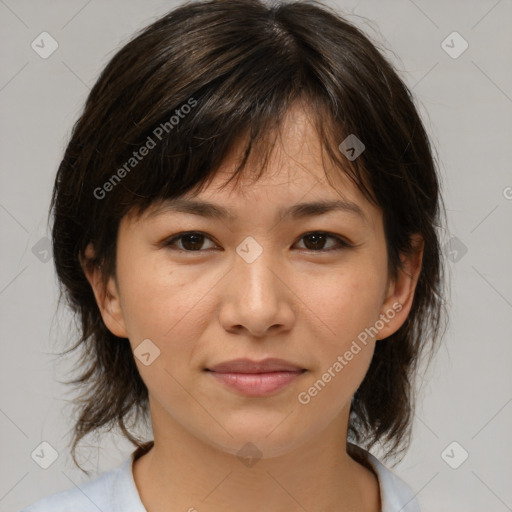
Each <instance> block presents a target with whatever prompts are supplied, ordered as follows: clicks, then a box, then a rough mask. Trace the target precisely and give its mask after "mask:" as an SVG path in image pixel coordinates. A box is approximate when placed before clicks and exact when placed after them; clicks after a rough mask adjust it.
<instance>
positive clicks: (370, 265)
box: [297, 255, 386, 350]
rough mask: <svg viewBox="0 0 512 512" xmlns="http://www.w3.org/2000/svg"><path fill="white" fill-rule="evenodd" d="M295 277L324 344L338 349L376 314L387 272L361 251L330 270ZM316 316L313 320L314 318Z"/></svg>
mask: <svg viewBox="0 0 512 512" xmlns="http://www.w3.org/2000/svg"><path fill="white" fill-rule="evenodd" d="M306 275H307V278H301V279H299V280H297V287H298V290H299V292H298V295H299V297H301V298H303V302H304V304H305V305H306V306H307V310H308V311H307V316H308V317H309V318H310V319H311V321H313V322H316V324H317V327H318V331H317V332H318V333H323V336H322V339H324V341H325V342H324V343H323V346H324V347H327V348H328V350H332V349H341V348H343V346H344V345H345V344H346V343H347V342H349V344H350V340H352V339H353V338H356V337H357V336H358V335H359V334H360V333H361V332H362V331H364V329H365V328H366V327H369V326H370V325H372V324H374V323H375V321H376V320H377V319H378V318H379V313H380V310H381V306H382V299H383V293H384V291H385V286H386V274H385V271H384V269H383V266H382V264H381V263H380V262H379V261H373V260H371V259H370V258H365V257H364V255H363V256H362V257H361V258H360V259H358V260H356V259H355V260H354V261H353V262H351V264H350V265H345V266H343V267H340V268H339V269H333V270H332V271H330V272H316V275H314V274H306ZM315 319H316V320H315Z"/></svg>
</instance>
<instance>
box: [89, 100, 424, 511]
mask: <svg viewBox="0 0 512 512" xmlns="http://www.w3.org/2000/svg"><path fill="white" fill-rule="evenodd" d="M308 117H309V116H308V115H307V114H306V113H305V111H304V110H302V109H301V108H298V107H296V108H293V109H291V110H290V111H289V112H288V114H287V117H286V119H285V122H284V125H283V126H282V129H281V136H280V139H279V142H278V144H277V145H276V149H275V151H274V152H273V154H272V158H271V160H270V162H269V167H268V170H269V172H267V173H266V174H265V175H264V176H263V177H262V178H261V179H260V180H259V181H258V182H256V183H253V182H251V183H250V184H249V182H246V181H245V179H246V176H245V175H244V181H243V182H242V185H241V186H240V187H236V186H235V185H234V184H230V185H229V186H228V187H227V188H225V189H224V190H220V189H219V186H220V185H221V184H223V183H224V181H225V180H226V179H227V178H228V177H229V176H230V175H231V174H230V171H231V170H232V169H234V165H235V162H236V156H237V148H236V147H235V148H234V150H233V151H232V153H230V155H229V157H228V158H227V159H226V161H225V162H224V165H223V166H222V168H221V169H220V170H219V172H218V173H217V174H216V175H215V178H214V181H213V182H212V183H211V184H210V186H209V187H208V188H206V189H205V190H203V191H202V192H201V193H200V194H199V195H198V196H197V197H194V199H196V200H208V201H211V202H214V203H216V204H219V205H222V206H225V207H227V208H229V209H230V210H231V211H232V212H233V213H234V214H235V215H236V216H237V220H235V221H226V220H219V219H207V218H203V217H200V216H197V215H193V214H186V213H177V212H164V213H161V214H159V215H155V216H150V215H149V213H150V212H151V211H154V209H151V210H150V211H148V212H147V213H146V214H145V215H143V216H142V217H141V218H140V219H136V218H134V217H132V216H126V217H125V218H123V219H122V221H121V224H120V229H119V235H118V240H117V244H118V245H117V269H116V272H117V275H116V278H117V279H115V278H114V277H113V276H112V277H111V278H110V279H109V281H108V285H107V288H106V289H105V288H104V287H103V286H102V284H101V283H102V280H101V275H100V270H99V269H94V268H92V269H87V267H86V266H84V270H85V271H86V273H87V277H88V279H89V282H90V283H91V286H92V287H93V290H94V292H95V295H96V299H97V301H98V305H99V307H100V310H101V313H102V316H103V320H104V322H105V324H106V325H107V327H108V328H109V329H110V330H111V331H112V332H113V333H114V334H116V335H117V336H120V337H124V338H128V340H129V343H130V345H131V347H132V349H133V350H135V349H136V347H137V346H138V345H139V344H140V343H141V342H142V340H144V339H148V338H149V339H150V340H151V341H152V342H153V343H154V344H155V345H156V346H158V348H159V350H160V351H161V353H160V356H159V357H157V358H156V359H155V360H154V361H153V362H152V363H151V364H150V365H149V366H145V365H144V364H142V363H141V361H139V359H138V358H135V362H136V364H137V368H138V370H139V372H140V375H141V377H142V379H143V381H144V382H145V384H146V386H147V388H148V391H149V400H150V412H151V419H152V426H153V434H154V442H155V445H154V447H153V448H152V449H151V450H150V451H149V452H148V453H147V454H146V455H144V456H142V457H141V458H139V459H138V460H137V461H135V463H134V465H133V474H134V479H135V483H136V486H137V489H138V491H139V494H140V496H141V500H142V502H143V504H144V506H145V507H146V509H147V510H148V512H160V511H164V510H165V511H167V512H168V511H169V510H171V511H178V510H180V511H183V510H194V509H196V510H198V511H199V512H201V511H208V512H221V511H223V512H225V511H226V510H227V509H229V510H240V509H242V507H243V509H244V510H246V511H247V512H257V511H258V512H260V511H262V510H265V511H268V512H284V511H290V510H303V509H306V510H307V511H309V512H314V511H326V512H330V511H332V512H334V511H336V512H340V511H365V512H378V511H379V510H380V506H381V504H380V496H379V485H378V480H377V478H376V476H375V474H374V473H373V472H372V471H370V470H368V469H367V468H365V467H364V466H362V465H360V464H359V463H357V462H356V461H355V460H353V459H352V458H351V457H349V456H348V454H347V453H346V439H347V427H348V418H349V410H350V401H351V398H352V396H353V394H354V393H355V391H356V390H357V388H358V386H359V385H360V383H361V381H362V380H363V378H364V376H365V374H366V372H367V370H368V367H369V364H370V362H371V358H372V355H373V351H374V347H375V343H386V338H387V337H388V336H390V335H391V334H392V333H393V332H395V331H396V330H397V329H398V328H399V327H400V326H401V325H402V324H403V322H404V321H405V319H406V317H407V315H408V313H409V310H410V307H411V303H412V299H413V295H414V289H415V284H416V281H417V277H418V274H419V271H420V267H421V255H422V244H421V241H420V240H419V239H418V238H416V247H417V250H416V252H415V253H414V254H412V255H409V256H405V255H404V256H403V263H404V271H403V272H402V271H401V272H399V275H398V278H397V279H396V280H395V281H392V280H391V279H390V278H389V276H388V273H387V253H386V245H385V237H384V228H383V223H382V212H381V211H380V210H379V209H378V208H376V207H375V206H373V205H372V204H371V203H369V202H368V201H367V200H366V199H365V198H364V196H363V195H362V194H361V193H360V192H359V191H358V190H357V189H356V187H355V186H354V185H353V184H352V183H351V182H350V181H349V180H348V179H347V178H346V177H345V175H344V174H343V173H340V171H339V170H336V169H334V168H330V167H328V166H327V164H326V163H324V165H325V166H326V169H327V170H328V172H329V175H330V176H332V180H334V182H335V187H332V186H331V185H330V184H329V183H328V182H327V180H326V178H325V174H324V167H323V164H322V159H321V146H320V141H319V140H318V137H317V135H316V133H315V131H314V129H313V127H312V126H311V125H310V124H309V122H308ZM232 183H233V182H232ZM340 197H342V198H344V199H346V200H350V201H352V202H354V203H356V204H357V205H359V207H360V208H361V209H362V211H363V213H364V215H365V219H362V218H360V217H358V216H357V215H355V214H354V213H350V212H341V211H334V212H329V213H327V214H323V215H320V216H315V217H308V218H303V219H297V220H294V219H291V218H284V219H281V220H279V217H278V216H277V211H278V210H279V209H280V208H281V207H286V206H290V205H293V204H296V203H299V202H304V201H312V200H318V199H334V200H339V199H340ZM155 206H156V205H155ZM256 212H257V214H255V213H256ZM182 231H201V232H203V233H205V234H207V236H208V238H204V239H203V242H202V245H201V241H199V242H198V244H197V246H196V247H199V252H198V251H196V252H193V251H191V250H190V247H191V246H192V247H194V244H192V243H190V240H188V243H187V241H183V240H181V242H180V241H177V242H176V243H175V249H174V250H173V249H172V247H170V246H167V247H166V246H165V245H164V242H165V241H166V240H169V239H170V238H171V237H172V235H175V234H177V233H180V232H182ZM311 231H322V232H328V233H332V234H334V235H338V236H340V237H341V238H344V239H345V240H346V241H347V242H350V243H351V244H352V245H353V246H352V247H342V248H341V249H340V250H337V251H325V250H324V251H322V250H321V249H322V248H324V249H329V248H332V247H337V242H336V239H331V238H326V239H325V242H324V245H323V246H322V244H321V243H320V244H319V245H317V246H315V245H314V244H313V243H311V241H309V243H308V240H307V237H306V238H305V237H304V235H305V234H306V233H308V232H311ZM247 236H251V237H253V238H254V239H255V240H256V241H257V242H258V244H259V245H260V246H261V247H262V249H263V252H262V254H261V255H260V256H259V257H258V258H257V259H256V260H255V261H253V262H252V263H247V262H246V261H245V260H244V259H243V258H241V257H240V256H239V255H238V254H237V252H236V248H237V247H238V246H239V245H240V244H241V242H242V241H243V240H244V239H245V238H246V237H247ZM181 244H183V245H181ZM183 246H185V247H186V248H189V252H188V253H187V252H183ZM308 247H309V248H310V249H309V250H308ZM180 248H181V249H182V252H180V251H178V250H176V249H180ZM212 248H213V249H215V248H216V250H211V249H212ZM311 248H312V249H311ZM200 251H202V252H200ZM92 254H93V248H92V246H89V248H88V250H87V252H86V256H91V255H92ZM396 303H400V304H401V305H402V309H401V310H400V311H399V312H396V314H395V315H394V318H392V319H390V320H389V321H388V322H387V323H386V324H385V326H384V328H383V329H381V330H380V331H379V333H378V335H377V336H376V337H375V338H373V339H371V338H370V339H369V341H368V343H367V345H366V346H362V350H361V351H360V352H359V353H358V354H357V355H355V356H354V357H353V359H352V360H351V361H350V362H349V363H348V364H347V365H346V366H345V367H344V368H343V370H342V371H341V372H339V373H336V376H335V377H334V378H332V379H331V381H330V382H329V383H328V384H327V385H326V386H325V387H324V388H323V389H322V390H321V392H319V393H318V394H317V395H316V396H315V397H313V398H312V399H311V401H310V402H309V403H308V404H307V405H303V404H301V403H299V401H298V399H297V397H298V395H299V393H300V392H303V391H307V389H308V388H309V387H310V386H311V385H312V384H313V383H314V382H316V381H317V380H318V379H320V378H321V376H322V374H323V373H324V372H326V371H327V369H328V368H329V367H332V365H333V364H334V362H335V361H336V360H337V357H338V356H339V355H343V354H344V353H345V352H346V351H347V350H348V349H349V348H350V346H351V343H352V341H353V340H355V339H356V338H357V335H358V334H359V333H361V332H362V331H364V329H365V327H369V326H372V325H374V324H375V322H376V321H377V320H378V319H379V316H380V315H381V314H383V313H385V312H386V311H389V310H390V308H391V309H392V305H393V304H396ZM238 357H248V358H251V359H256V360H261V359H263V358H265V357H280V358H282V359H285V360H288V361H291V362H293V363H296V364H298V365H300V366H301V367H302V368H305V369H306V370H307V371H306V372H305V373H304V374H302V375H301V376H300V377H298V378H297V379H295V380H294V381H293V382H292V383H291V384H290V385H288V386H287V387H285V388H284V389H281V390H280V391H278V392H277V393H274V394H273V395H271V396H267V397H260V398H254V397H247V396H243V395H240V394H238V393H236V392H235V391H233V390H231V389H228V388H226V387H225V386H223V385H222V384H221V383H219V382H217V381H216V380H215V379H214V378H212V376H211V374H209V373H208V372H205V371H203V370H204V368H205V367H208V366H212V365H214V364H217V363H220V362H223V361H227V360H231V359H234V358H238ZM249 442H250V443H253V444H254V445H255V446H257V448H258V450H259V451H260V453H261V458H260V459H259V460H258V461H257V462H256V463H255V464H254V465H253V466H251V467H248V466H246V465H245V464H243V463H242V462H241V460H240V459H239V457H238V456H237V452H238V451H239V450H240V449H241V448H242V447H243V446H244V445H245V444H246V443H249ZM192 507H193V508H192Z"/></svg>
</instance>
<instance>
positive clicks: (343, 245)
mask: <svg viewBox="0 0 512 512" xmlns="http://www.w3.org/2000/svg"><path fill="white" fill-rule="evenodd" d="M316 234H320V235H325V236H326V237H327V238H332V239H334V240H336V241H337V243H338V244H337V246H336V247H332V248H329V249H319V250H316V251H315V250H314V249H302V248H301V249H300V250H301V251H306V252H308V253H319V254H322V253H324V254H325V253H329V252H335V251H339V250H342V249H348V248H354V247H356V244H354V243H352V242H350V241H349V240H347V238H346V237H343V236H342V235H338V234H336V233H331V232H329V231H323V230H310V231H307V232H305V233H302V234H301V235H300V236H299V237H298V239H297V240H296V242H294V244H293V245H295V244H297V243H298V242H300V241H301V240H302V239H303V238H305V237H307V236H309V235H316ZM187 235H201V236H203V237H204V238H206V239H208V240H210V241H211V242H213V243H214V244H216V242H215V241H214V240H213V239H212V237H211V236H210V235H208V234H207V233H205V232H203V231H182V232H180V233H176V234H174V235H172V236H171V237H169V238H167V239H166V240H164V241H163V242H162V244H161V245H162V246H164V247H172V245H173V244H174V243H175V242H176V241H179V240H180V239H182V238H184V237H186V236H187ZM172 250H175V251H178V252H181V253H189V254H191V253H192V254H201V253H204V252H211V251H212V250H216V249H211V248H210V249H200V250H197V251H187V250H185V249H179V248H173V249H172Z"/></svg>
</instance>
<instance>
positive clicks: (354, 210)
mask: <svg viewBox="0 0 512 512" xmlns="http://www.w3.org/2000/svg"><path fill="white" fill-rule="evenodd" d="M334 211H340V212H344V213H351V214H355V215H357V216H358V217H360V218H361V219H362V220H364V221H366V216H365V214H364V212H363V210H362V209H361V207H360V206H359V205H357V204H356V203H353V202H352V201H348V200H346V199H343V200H320V201H313V202H308V203H298V204H294V205H292V206H289V207H286V208H282V209H281V210H279V211H278V217H279V218H280V219H281V220H283V219H284V218H286V217H291V218H292V219H302V218H305V217H313V216H318V215H323V214H326V213H329V212H334ZM173 212H178V213H188V214H192V215H198V216H201V217H206V218H212V219H220V220H229V221H235V220H236V219H237V216H236V215H234V214H233V213H231V211H230V210H229V209H227V208H225V207H224V206H221V205H218V204H214V203H210V202H208V201H197V200H193V199H186V198H183V197H178V198H175V199H168V200H166V201H165V202H164V203H163V204H162V205H161V206H159V207H157V208H156V209H155V210H153V211H152V212H151V213H150V214H149V215H148V217H150V218H151V217H155V216H157V215H162V214H165V213H173Z"/></svg>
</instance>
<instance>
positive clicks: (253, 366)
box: [205, 358, 306, 397]
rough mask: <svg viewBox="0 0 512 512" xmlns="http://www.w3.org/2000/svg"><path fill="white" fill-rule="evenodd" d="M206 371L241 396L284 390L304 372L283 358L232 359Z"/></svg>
mask: <svg viewBox="0 0 512 512" xmlns="http://www.w3.org/2000/svg"><path fill="white" fill-rule="evenodd" d="M205 371H207V372H208V373H209V374H210V375H212V377H213V378H215V379H216V380H218V381H220V382H221V383H222V384H224V385H225V386H227V387H228V388H230V389H233V390H235V391H236V392H238V393H240V394H243V395H246V396H252V397H261V396H267V395H270V394H272V393H275V392H277V391H279V390H281V389H283V388H285V387H286V386H288V385H289V384H290V383H291V382H293V381H294V380H295V379H297V378H298V377H299V376H300V375H302V374H303V373H304V372H305V371H306V370H305V369H304V368H301V367H300V366H298V365H296V364H294V363H290V362H288V361H285V360H283V359H276V358H268V359H264V360H262V361H253V360H251V359H233V360H231V361H226V362H224V363H220V364H217V365H215V366H212V367H211V368H206V369H205Z"/></svg>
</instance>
